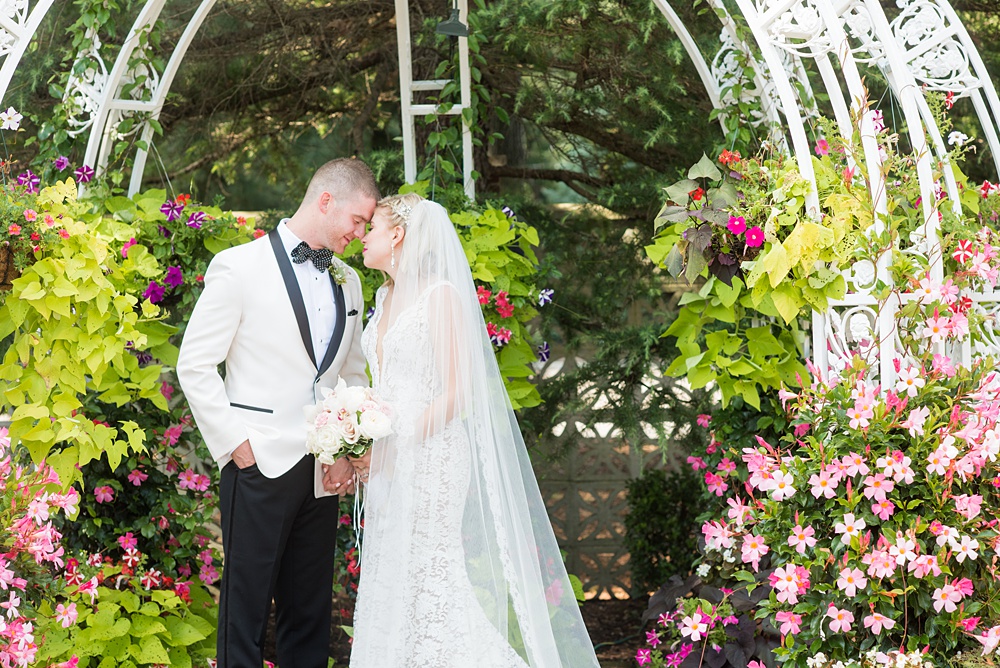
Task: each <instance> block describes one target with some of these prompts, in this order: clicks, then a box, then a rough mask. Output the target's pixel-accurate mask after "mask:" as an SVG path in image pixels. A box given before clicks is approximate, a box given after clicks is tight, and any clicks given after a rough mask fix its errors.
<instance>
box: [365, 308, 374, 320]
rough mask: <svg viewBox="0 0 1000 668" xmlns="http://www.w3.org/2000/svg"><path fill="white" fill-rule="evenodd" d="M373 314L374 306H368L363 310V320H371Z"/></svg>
mask: <svg viewBox="0 0 1000 668" xmlns="http://www.w3.org/2000/svg"><path fill="white" fill-rule="evenodd" d="M373 315H375V307H374V306H369V307H368V310H367V311H365V320H371V319H372V316H373Z"/></svg>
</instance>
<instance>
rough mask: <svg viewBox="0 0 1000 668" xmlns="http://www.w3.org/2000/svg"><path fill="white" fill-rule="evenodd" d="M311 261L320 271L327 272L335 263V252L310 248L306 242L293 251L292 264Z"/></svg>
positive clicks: (327, 249)
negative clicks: (331, 264)
mask: <svg viewBox="0 0 1000 668" xmlns="http://www.w3.org/2000/svg"><path fill="white" fill-rule="evenodd" d="M306 260H309V261H310V262H312V263H313V264H314V265H316V268H317V269H319V270H320V271H326V270H327V269H329V268H330V263H332V262H333V251H332V250H330V249H329V248H310V247H309V244H307V243H306V242H304V241H303V242H302V243H300V244H299V245H298V246H296V247H295V248H293V249H292V262H294V263H295V264H302V263H303V262H305V261H306Z"/></svg>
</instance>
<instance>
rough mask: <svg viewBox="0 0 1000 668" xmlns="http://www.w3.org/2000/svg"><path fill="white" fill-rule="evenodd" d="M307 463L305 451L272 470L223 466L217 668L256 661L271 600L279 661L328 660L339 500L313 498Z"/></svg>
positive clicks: (308, 665) (243, 667)
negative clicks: (283, 468) (270, 474)
mask: <svg viewBox="0 0 1000 668" xmlns="http://www.w3.org/2000/svg"><path fill="white" fill-rule="evenodd" d="M313 467H314V458H313V456H312V455H308V456H306V457H304V458H303V459H302V460H301V461H299V463H297V464H296V465H295V466H294V467H292V469H291V470H289V471H288V472H287V473H285V474H284V475H282V476H280V477H278V478H267V477H265V476H264V475H263V474H262V473H261V472H260V471H259V470H258V469H257V466H256V465H252V466H249V467H247V468H245V469H240V468H239V467H237V466H236V464H235V462H229V464H227V465H226V466H225V467H224V468H223V469H222V478H221V481H220V484H219V504H220V507H221V511H222V546H223V549H224V550H225V559H224V561H223V571H222V585H221V588H222V592H221V597H220V601H219V638H218V662H219V663H218V665H219V668H260V667H261V665H262V662H263V660H264V656H263V652H264V640H265V636H266V634H267V621H268V617H269V616H270V612H271V601H272V600H273V601H274V605H275V618H276V620H277V630H276V636H277V650H278V665H279V666H281V668H326V666H327V664H328V659H329V656H330V625H331V622H332V614H333V603H332V596H333V574H334V559H335V556H336V555H335V554H334V551H335V549H336V546H337V524H338V519H339V503H338V497H335V496H330V497H324V498H322V499H317V498H315V496H314V495H313V475H314V474H313Z"/></svg>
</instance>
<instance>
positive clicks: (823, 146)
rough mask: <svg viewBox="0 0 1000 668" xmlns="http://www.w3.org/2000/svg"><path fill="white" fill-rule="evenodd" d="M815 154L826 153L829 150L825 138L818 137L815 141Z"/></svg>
mask: <svg viewBox="0 0 1000 668" xmlns="http://www.w3.org/2000/svg"><path fill="white" fill-rule="evenodd" d="M815 150H816V155H827V154H828V153H829V152H830V145H829V144H828V143H827V142H826V140H825V139H820V140H818V141H817V142H816V149H815Z"/></svg>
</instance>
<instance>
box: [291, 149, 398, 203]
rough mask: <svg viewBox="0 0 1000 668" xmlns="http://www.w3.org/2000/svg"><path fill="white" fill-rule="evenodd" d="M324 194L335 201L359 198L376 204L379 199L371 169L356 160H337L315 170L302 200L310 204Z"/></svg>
mask: <svg viewBox="0 0 1000 668" xmlns="http://www.w3.org/2000/svg"><path fill="white" fill-rule="evenodd" d="M324 192H328V193H330V194H331V195H333V197H334V198H335V199H348V200H349V199H354V198H355V197H359V196H360V197H367V198H370V199H373V200H375V201H376V202H377V201H378V200H379V198H380V195H379V191H378V184H376V183H375V175H374V174H372V170H371V168H370V167H368V165H366V164H365V163H363V162H361V161H360V160H358V159H356V158H338V159H336V160H331V161H330V162H328V163H326V164H325V165H323V166H322V167H320V168H319V169H317V170H316V173H315V174H313V177H312V179H310V180H309V187H307V188H306V195H305V197H304V198H303V199H304V201H306V202H311V201H313V200H314V199H316V198H317V197H319V196H320V195H321V194H322V193H324Z"/></svg>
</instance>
